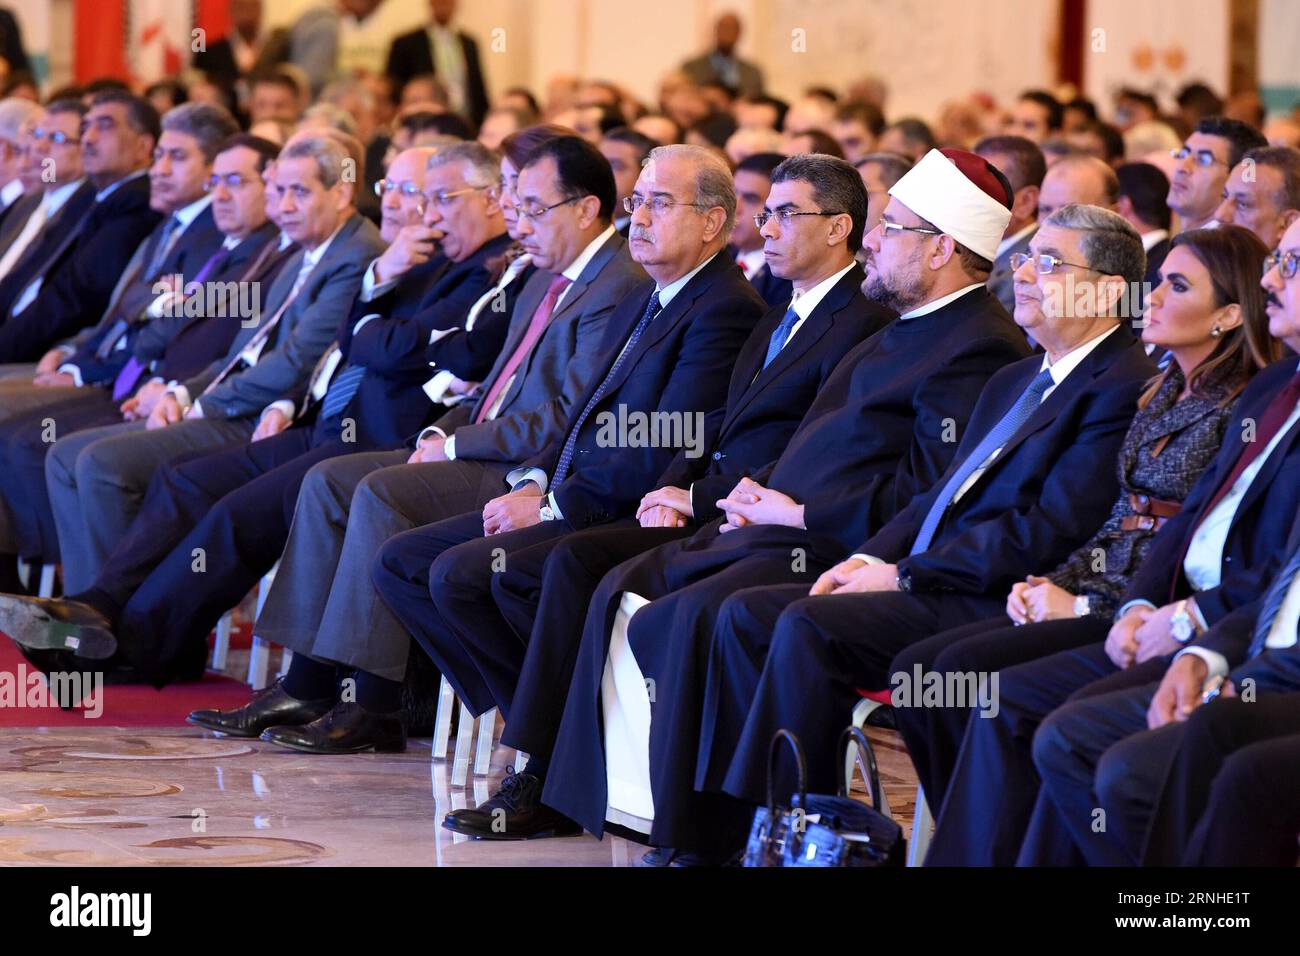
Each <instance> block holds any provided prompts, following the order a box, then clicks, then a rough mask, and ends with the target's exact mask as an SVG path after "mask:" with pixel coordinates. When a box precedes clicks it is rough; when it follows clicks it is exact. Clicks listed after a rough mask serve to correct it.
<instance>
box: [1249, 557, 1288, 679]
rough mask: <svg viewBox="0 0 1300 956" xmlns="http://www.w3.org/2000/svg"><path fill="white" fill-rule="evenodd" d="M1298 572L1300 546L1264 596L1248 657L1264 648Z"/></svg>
mask: <svg viewBox="0 0 1300 956" xmlns="http://www.w3.org/2000/svg"><path fill="white" fill-rule="evenodd" d="M1297 572H1300V548H1297V549H1296V552H1295V554H1293V555H1291V560H1290V561H1288V562H1287V563H1286V567H1284V568H1283V569H1282V570H1281V571H1280V572H1278V575H1277V577H1275V578H1274V579H1273V583H1272V585H1271V586H1270V587H1269V589H1268V593H1267V594H1266V595H1265V596H1264V606H1263V607H1262V608H1260V611H1259V617H1257V618H1256V619H1255V637H1254V639H1253V640H1251V642H1250V652H1249V653H1248V654H1247V655H1246V656H1247V657H1254V656H1255V655H1256V654H1259V653H1261V652H1262V651H1263V650H1264V643H1265V642H1266V641H1267V640H1268V632H1269V631H1271V630H1272V629H1273V621H1274V620H1275V619H1276V618H1277V612H1278V611H1280V610H1282V602H1283V601H1285V600H1286V595H1287V592H1288V591H1290V590H1291V583H1292V582H1293V581H1294V580H1295V576H1296V573H1297Z"/></svg>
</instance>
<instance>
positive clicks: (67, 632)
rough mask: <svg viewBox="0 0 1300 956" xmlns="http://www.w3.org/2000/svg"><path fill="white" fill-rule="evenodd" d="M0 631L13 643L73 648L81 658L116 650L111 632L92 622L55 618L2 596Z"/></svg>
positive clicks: (103, 655) (45, 648)
mask: <svg viewBox="0 0 1300 956" xmlns="http://www.w3.org/2000/svg"><path fill="white" fill-rule="evenodd" d="M0 631H3V632H4V633H5V634H8V635H9V636H10V637H11V638H13V640H14V643H16V644H20V645H22V646H23V647H27V648H31V649H32V650H38V651H73V652H74V653H76V655H77V656H78V657H84V658H89V659H91V660H102V659H104V658H106V657H111V656H112V655H113V652H114V651H116V650H117V638H115V637H114V636H113V634H112V632H111V631H108V630H106V629H104V628H102V627H97V626H95V625H89V624H77V623H74V622H72V621H56V620H54V618H52V617H50V616H49V615H48V614H47V613H45V611H43V610H41V609H40V608H39V607H37V606H35V605H33V604H30V603H28V602H27V601H24V600H22V599H20V598H15V597H9V596H6V597H0Z"/></svg>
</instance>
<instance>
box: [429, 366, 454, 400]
mask: <svg viewBox="0 0 1300 956" xmlns="http://www.w3.org/2000/svg"><path fill="white" fill-rule="evenodd" d="M455 380H456V376H455V375H454V374H453V373H452V372H450V371H448V370H447V369H442V370H441V371H438V372H435V373H434V376H433V378H431V379H429V381H427V382H425V383H424V394H426V395H428V396H429V401H431V402H437V403H440V404H442V405H455V404H457V403H458V402H459V401H460V396H459V395H448V394H447V391H448V389H450V388H451V383H452V382H454V381H455Z"/></svg>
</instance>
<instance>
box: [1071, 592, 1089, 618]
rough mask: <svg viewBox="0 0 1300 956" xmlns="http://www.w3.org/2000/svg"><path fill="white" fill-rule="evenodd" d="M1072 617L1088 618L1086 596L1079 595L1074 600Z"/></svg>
mask: <svg viewBox="0 0 1300 956" xmlns="http://www.w3.org/2000/svg"><path fill="white" fill-rule="evenodd" d="M1074 616H1075V617H1087V616H1088V595H1086V594H1080V595H1079V596H1078V597H1076V598H1075V599H1074Z"/></svg>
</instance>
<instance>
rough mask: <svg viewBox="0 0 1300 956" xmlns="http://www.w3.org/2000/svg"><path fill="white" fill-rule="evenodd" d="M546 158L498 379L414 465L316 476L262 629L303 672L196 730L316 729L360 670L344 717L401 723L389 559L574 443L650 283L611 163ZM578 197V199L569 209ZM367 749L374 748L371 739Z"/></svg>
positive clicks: (522, 223)
mask: <svg viewBox="0 0 1300 956" xmlns="http://www.w3.org/2000/svg"><path fill="white" fill-rule="evenodd" d="M539 145H540V148H538V149H537V152H536V153H535V154H534V155H533V157H532V159H531V160H530V161H529V162H527V163H525V165H524V171H523V172H521V173H520V174H519V176H520V180H519V183H520V185H519V187H518V189H519V191H518V192H516V191H515V188H514V183H512V184H511V187H512V188H511V189H510V190H509V192H507V193H506V194H504V195H503V198H502V201H503V203H504V204H505V205H504V208H505V209H506V218H507V222H509V223H510V224H511V229H512V230H513V232H514V234H515V236H516V237H517V238H518V239H519V240H520V241H521V242H522V244H523V246H524V247H525V248H526V249H527V250H528V251H527V254H526V256H525V257H524V258H523V259H517V260H515V262H514V263H512V264H511V266H509V267H508V268H507V271H506V275H505V276H504V277H503V282H507V283H508V282H509V281H510V279H509V276H510V275H512V274H513V273H514V272H515V271H516V265H517V264H518V263H521V262H524V263H528V262H535V263H537V265H538V268H536V269H535V270H534V271H533V272H532V277H531V278H530V279H529V280H528V281H527V285H526V286H525V288H524V290H523V292H522V293H520V294H519V297H518V301H517V303H516V305H515V308H514V319H513V321H512V322H511V329H510V334H509V336H508V338H507V341H506V346H505V348H504V349H502V351H501V355H500V356H499V357H498V359H497V362H496V365H495V366H494V367H493V369H492V370H491V372H490V373H489V374H488V375H487V376H486V377H485V378H484V379H483V382H482V384H481V385H480V386H479V387H478V388H477V389H476V390H474V391H473V392H471V393H470V394H469V395H468V396H467V398H466V400H465V401H463V402H461V403H460V404H458V405H455V406H454V407H452V409H451V410H450V411H448V412H447V413H446V414H444V415H443V416H442V417H440V418H439V419H438V420H437V422H436V423H435V424H434V425H433V426H430V427H429V428H427V429H425V431H424V433H422V435H421V437H420V439H419V442H418V447H417V449H416V451H415V453H414V454H412V453H411V452H410V450H409V449H405V448H403V449H398V450H396V451H391V452H380V453H372V454H355V455H347V456H344V457H343V458H338V459H334V460H332V461H328V462H322V463H321V464H320V465H317V466H316V467H315V468H313V469H312V470H311V471H310V472H309V473H308V474H307V477H306V479H305V481H304V483H303V488H302V492H301V494H300V495H299V498H298V503H297V507H296V512H295V516H294V521H293V528H292V532H291V534H290V536H289V541H288V545H287V546H286V549H285V555H284V558H283V560H282V561H281V565H280V570H279V572H278V573H277V575H276V584H275V586H274V587H273V588H272V589H271V592H270V594H269V595H268V597H267V601H266V604H265V606H264V608H263V610H262V614H261V615H260V616H259V618H258V633H259V634H261V635H262V636H264V637H267V638H269V639H271V640H274V641H276V642H277V643H281V644H284V645H285V646H287V647H289V648H291V649H292V650H293V652H294V657H293V664H292V666H291V667H290V669H289V673H288V674H287V675H286V677H285V679H284V681H283V682H282V683H281V684H277V685H276V686H275V687H273V688H271V689H269V690H268V691H267V692H266V693H265V694H260V695H258V696H257V697H255V698H254V699H253V701H252V702H251V703H250V704H248V705H247V706H245V707H241V708H238V709H236V710H233V711H228V712H219V711H198V712H196V713H195V714H193V715H192V717H191V720H192V722H194V723H197V724H199V725H200V726H204V727H209V728H211V729H214V730H217V731H220V732H222V733H228V734H232V735H236V736H241V737H256V736H258V735H260V734H261V733H263V731H266V730H267V729H268V728H270V727H272V726H276V725H287V724H307V723H310V722H311V721H313V720H315V719H316V718H318V717H321V716H322V715H323V714H325V713H326V712H328V711H330V709H331V708H332V707H333V706H334V704H335V703H336V695H335V686H336V683H337V681H336V674H335V667H334V663H335V662H337V663H338V664H339V665H340V666H342V667H348V668H350V667H355V668H357V669H358V671H357V703H356V704H355V705H349V706H348V707H345V708H344V709H343V713H342V714H340V716H347V717H356V716H357V715H356V714H355V713H353V714H348V713H347V711H348V710H349V709H353V708H360V709H361V711H363V712H365V711H369V712H370V713H378V714H387V713H389V712H390V711H392V710H394V709H396V707H397V704H395V703H393V697H394V696H395V693H396V687H397V686H398V685H399V684H400V682H401V680H402V678H403V675H404V673H405V671H406V664H407V653H408V648H409V646H410V644H411V640H410V637H409V636H408V634H407V632H406V630H405V628H403V627H402V625H401V624H400V623H399V622H398V621H397V619H396V618H395V617H394V616H393V615H392V613H391V612H390V611H389V610H388V608H387V606H386V605H385V604H384V603H383V602H382V601H380V600H379V599H378V597H377V595H376V594H375V592H374V588H373V587H372V585H371V584H370V577H369V574H370V566H371V564H372V562H373V560H374V557H375V554H376V553H377V552H378V551H379V549H380V547H381V546H382V545H383V544H384V542H385V541H386V540H387V539H388V538H390V537H391V536H392V535H394V534H397V533H398V532H400V531H405V530H409V529H411V528H413V527H416V526H418V525H421V524H425V523H428V522H431V521H438V520H441V519H443V518H447V517H451V516H454V515H458V514H461V513H463V512H464V511H466V510H467V509H469V508H481V507H482V506H483V505H485V504H487V502H488V501H490V500H492V499H493V498H495V497H496V496H497V495H499V494H500V493H501V491H503V490H504V489H505V488H506V487H507V486H506V484H505V476H506V474H507V473H509V472H510V471H511V470H512V468H514V467H515V466H516V465H518V464H519V463H520V462H523V461H526V460H528V459H529V458H531V457H532V456H534V455H537V454H538V453H539V452H541V451H542V450H543V449H545V448H546V447H548V446H549V445H552V444H554V443H556V442H558V441H563V438H564V433H563V430H562V429H563V426H564V418H565V416H566V415H567V414H568V412H567V411H566V409H568V408H570V407H571V406H572V405H573V403H574V401H575V400H576V399H575V395H578V396H580V394H581V393H585V390H586V389H587V388H588V387H589V385H590V383H592V382H593V381H594V380H595V379H596V377H597V376H598V375H600V374H601V373H602V372H603V371H604V368H605V366H606V364H607V361H608V360H607V358H606V356H605V354H604V353H605V348H604V345H603V342H604V339H605V333H606V332H607V326H608V323H609V318H610V315H611V314H612V313H613V311H614V309H615V307H616V306H617V305H618V304H619V303H620V302H622V301H623V300H624V299H626V298H627V297H628V295H629V293H630V292H632V291H633V290H635V289H638V288H640V287H641V286H643V285H644V283H645V278H646V277H645V273H644V271H642V270H641V268H640V267H639V266H637V265H636V263H634V262H633V261H632V259H631V257H630V255H629V253H628V250H627V246H626V244H625V243H624V242H623V240H622V239H620V238H619V237H618V236H617V235H616V234H615V232H614V229H613V226H612V224H611V222H610V219H611V216H612V213H613V206H614V182H613V176H612V175H611V173H610V169H609V164H608V163H607V162H605V160H604V159H603V158H602V157H601V156H600V154H599V153H598V152H597V151H596V150H595V148H594V147H592V146H591V145H590V144H588V143H586V142H585V141H583V140H581V139H580V138H578V137H576V136H564V137H558V138H553V139H552V141H550V142H547V141H543V142H542V143H541V144H539ZM512 170H513V167H512ZM565 196H571V197H574V198H573V199H572V200H570V201H568V202H563V201H561V197H565ZM520 203H523V204H524V208H523V210H522V212H521V211H520V209H519V204H520ZM548 206H552V207H553V208H552V209H551V210H550V211H541V210H545V209H546V207H548ZM502 288H503V287H502V286H501V285H500V284H499V285H498V286H497V287H496V288H494V289H492V290H490V291H489V292H488V293H487V294H486V295H485V296H484V297H483V298H482V299H480V300H479V302H477V303H475V305H474V307H473V309H471V314H470V321H467V322H466V324H467V325H468V324H471V322H472V320H473V319H474V316H475V315H476V313H477V312H479V311H481V310H482V309H483V308H494V307H495V303H496V302H497V301H499V300H500V297H501V292H502ZM436 379H437V375H435V380H436ZM408 459H409V462H408ZM345 532H346V533H345ZM361 716H364V713H363V714H362V715H361ZM345 723H346V722H345ZM354 737H355V738H356V739H357V740H359V741H360V742H361V743H362V744H363V745H364V744H365V737H364V736H363V735H354ZM371 745H373V744H371Z"/></svg>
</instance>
